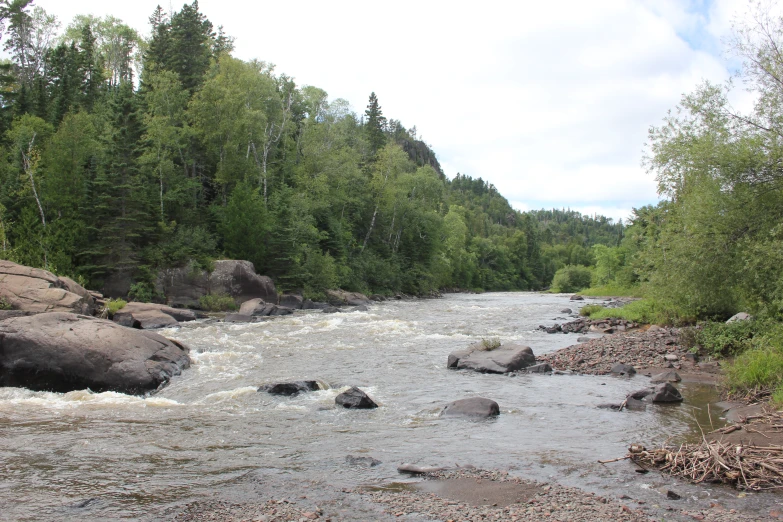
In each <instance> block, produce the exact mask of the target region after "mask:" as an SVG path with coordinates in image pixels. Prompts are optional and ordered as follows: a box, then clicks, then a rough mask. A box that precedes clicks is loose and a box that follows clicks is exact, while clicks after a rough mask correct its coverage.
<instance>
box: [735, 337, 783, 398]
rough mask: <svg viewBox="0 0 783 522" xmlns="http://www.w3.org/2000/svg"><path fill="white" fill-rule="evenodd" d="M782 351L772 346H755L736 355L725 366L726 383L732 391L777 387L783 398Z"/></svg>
mask: <svg viewBox="0 0 783 522" xmlns="http://www.w3.org/2000/svg"><path fill="white" fill-rule="evenodd" d="M781 381H783V352H781V351H780V350H778V349H776V348H773V347H766V348H756V349H753V350H748V351H747V352H745V353H743V354H741V355H740V356H738V357H737V358H736V359H735V360H734V362H733V363H732V364H730V365H729V366H728V367H727V368H726V383H727V384H728V386H729V388H730V389H731V390H732V391H743V390H753V389H763V388H777V389H778V390H777V393H776V394H777V395H780V396H781V398H783V392H781V389H780V383H781Z"/></svg>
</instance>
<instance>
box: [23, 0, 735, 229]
mask: <svg viewBox="0 0 783 522" xmlns="http://www.w3.org/2000/svg"><path fill="white" fill-rule="evenodd" d="M37 4H38V5H40V6H42V7H44V8H45V9H47V10H48V11H50V12H53V13H55V14H57V15H58V16H60V17H61V18H62V19H65V20H67V19H69V18H70V17H71V16H73V15H74V14H76V13H85V12H92V13H94V14H97V15H101V14H106V13H108V12H111V14H114V15H115V16H117V17H119V18H122V19H124V20H126V21H127V22H128V23H129V24H131V25H133V26H135V27H137V28H142V27H143V28H145V30H146V19H147V17H148V16H149V14H150V13H151V12H152V10H153V9H154V7H155V5H156V2H155V1H152V2H135V3H127V4H126V3H116V2H111V4H112V5H111V6H110V7H107V4H108V2H105V0H69V1H68V2H63V1H62V0H38V1H37ZM175 5H178V4H175ZM199 5H200V7H201V10H202V11H203V12H204V13H205V14H206V15H207V16H208V17H209V19H210V20H211V21H212V22H213V23H214V24H215V25H219V24H222V25H223V26H224V27H225V30H226V32H227V33H228V34H231V35H233V36H235V37H236V39H237V40H236V43H237V50H236V54H237V55H238V56H239V57H241V58H245V59H250V58H259V59H262V60H266V61H269V62H272V63H275V64H277V71H278V72H285V73H286V74H289V75H291V76H294V77H295V78H296V79H297V82H298V83H299V84H313V85H317V86H319V87H321V88H324V89H325V90H326V91H327V92H329V94H330V96H331V97H332V98H337V97H340V98H346V99H347V100H349V101H350V102H351V104H352V105H353V107H354V109H355V110H356V111H357V112H362V111H363V110H364V106H365V104H366V101H367V97H368V95H369V93H370V92H371V91H375V92H376V93H377V94H378V97H379V100H380V102H381V105H382V107H383V110H384V113H385V115H386V116H387V117H392V118H395V119H399V120H401V121H402V122H403V124H404V125H406V126H412V125H416V127H417V129H418V130H419V133H420V135H421V136H423V137H424V139H425V140H426V141H427V142H428V143H430V144H431V145H432V146H433V148H434V149H435V151H436V153H438V156H439V159H440V160H441V162H442V164H443V165H444V167H445V169H446V173H447V175H449V176H453V175H455V174H456V173H457V172H462V173H464V174H469V175H472V176H474V177H479V176H480V177H482V178H484V179H485V180H489V181H490V182H492V183H493V184H494V185H495V186H496V187H497V188H498V190H499V191H500V192H501V193H502V194H503V195H505V196H506V197H507V198H508V199H509V200H511V201H514V202H516V203H515V204H516V205H517V206H518V208H525V207H526V205H528V203H527V202H531V203H532V202H535V204H536V205H539V204H541V203H547V204H548V205H550V206H556V207H572V208H580V209H604V210H605V211H606V212H607V213H608V215H611V216H612V217H615V218H617V217H627V212H629V211H630V208H631V207H633V206H640V205H643V204H646V203H652V202H655V201H656V200H657V196H656V193H655V183H654V180H653V179H652V176H650V175H648V174H647V173H646V172H645V171H644V169H643V168H642V167H641V165H640V162H641V157H642V150H643V148H644V144H645V141H646V139H647V130H648V128H649V126H650V125H656V124H658V123H659V122H660V121H661V120H662V118H663V117H664V115H665V113H666V111H667V110H668V109H670V108H673V107H674V106H675V105H676V104H677V102H678V101H679V98H680V96H681V95H682V94H683V93H685V92H688V91H691V90H693V89H694V88H695V87H696V86H697V85H698V84H699V83H700V82H701V81H702V80H703V79H709V80H711V81H714V82H722V81H724V80H726V79H727V78H728V76H729V73H728V71H727V68H726V62H725V61H724V60H723V59H722V57H721V56H720V55H719V53H718V52H716V51H714V49H719V48H720V45H719V42H718V40H719V39H720V37H721V36H723V35H724V34H725V33H726V32H727V31H728V30H729V26H730V20H731V18H732V14H733V13H734V12H735V11H736V10H737V9H738V8H741V7H742V6H743V5H744V2H743V1H742V0H716V1H714V2H711V3H709V4H707V7H706V8H704V7H703V4H702V3H701V2H693V3H688V2H681V1H679V0H639V1H630V0H617V1H601V2H584V1H581V0H580V1H573V2H556V3H555V2H535V3H533V2H510V1H505V2H500V1H488V2H482V3H472V4H460V3H454V2H448V3H446V2H414V1H412V0H402V1H398V2H395V3H393V4H391V3H374V4H373V3H370V4H368V3H366V2H358V1H335V2H328V3H326V2H322V1H317V2H316V1H314V0H312V1H299V2H252V3H251V2H226V1H225V0H221V1H219V0H201V1H200V2H199ZM697 40H698V41H697ZM737 100H738V103H742V104H743V106H744V105H747V103H748V99H747V97H744V98H743V96H742V95H738V97H737ZM534 208H535V207H534Z"/></svg>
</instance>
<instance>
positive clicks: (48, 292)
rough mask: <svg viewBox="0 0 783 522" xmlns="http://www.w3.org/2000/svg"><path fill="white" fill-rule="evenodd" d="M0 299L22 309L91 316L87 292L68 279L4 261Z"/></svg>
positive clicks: (0, 270) (92, 306)
mask: <svg viewBox="0 0 783 522" xmlns="http://www.w3.org/2000/svg"><path fill="white" fill-rule="evenodd" d="M0 298H1V299H2V300H4V301H6V302H7V303H8V304H9V305H11V308H13V309H15V310H23V311H26V312H72V313H77V314H85V315H91V314H92V313H93V311H94V310H95V300H94V299H93V297H92V295H90V292H88V291H87V290H85V289H84V288H82V287H81V286H80V285H79V284H78V283H76V282H75V281H73V280H72V279H70V278H67V277H57V276H56V275H54V274H53V273H51V272H49V271H47V270H41V269H40V268H31V267H29V266H24V265H19V264H17V263H12V262H11V261H5V260H0Z"/></svg>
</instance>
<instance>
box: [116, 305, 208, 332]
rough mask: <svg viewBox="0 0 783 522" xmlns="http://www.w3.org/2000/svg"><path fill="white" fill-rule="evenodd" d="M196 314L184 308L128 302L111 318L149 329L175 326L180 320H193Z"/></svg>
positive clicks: (121, 322)
mask: <svg viewBox="0 0 783 522" xmlns="http://www.w3.org/2000/svg"><path fill="white" fill-rule="evenodd" d="M198 317H199V316H198V314H197V313H196V312H194V311H193V310H188V309H186V308H172V307H170V306H166V305H162V304H155V303H136V302H130V303H128V304H126V305H125V306H123V307H122V308H120V309H119V310H118V311H117V312H116V313H115V314H114V317H113V318H112V319H113V320H114V322H115V323H117V324H121V325H122V326H127V327H129V328H140V329H142V330H150V329H152V328H166V327H169V326H177V325H178V324H179V322H180V321H193V320H195V319H198Z"/></svg>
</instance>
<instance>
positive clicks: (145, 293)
mask: <svg viewBox="0 0 783 522" xmlns="http://www.w3.org/2000/svg"><path fill="white" fill-rule="evenodd" d="M128 298H129V299H131V300H132V301H136V302H139V303H152V302H153V301H156V300H158V298H159V295H158V292H157V291H156V290H155V287H154V286H153V285H152V284H151V283H148V282H146V281H139V282H136V283H133V284H132V285H131V286H130V290H129V291H128Z"/></svg>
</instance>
